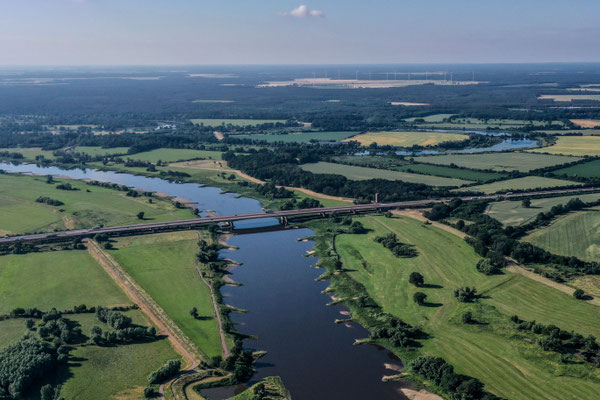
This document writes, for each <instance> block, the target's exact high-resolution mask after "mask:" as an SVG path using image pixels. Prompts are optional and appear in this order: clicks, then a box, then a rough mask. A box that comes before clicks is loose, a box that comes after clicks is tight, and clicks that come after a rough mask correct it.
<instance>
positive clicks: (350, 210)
mask: <svg viewBox="0 0 600 400" xmlns="http://www.w3.org/2000/svg"><path fill="white" fill-rule="evenodd" d="M597 191H600V188H578V189H561V190H545V191H534V192H524V193H515V194H513V193H507V194H494V195H486V196H466V197H459V198H460V199H461V200H463V201H474V200H501V199H514V198H523V197H531V196H553V195H566V194H579V193H589V192H597ZM452 199H454V198H442V199H426V200H413V201H400V202H395V203H371V204H355V205H348V206H337V207H321V208H308V209H300V210H283V211H274V212H260V213H251V214H240V215H237V214H236V215H227V216H214V217H204V218H193V219H184V220H177V221H167V222H151V223H144V224H135V225H123V226H111V227H102V228H91V229H76V230H67V231H58V232H49V233H37V234H32V235H21V236H10V237H4V238H0V244H10V243H16V242H23V243H25V242H44V241H58V240H69V239H76V238H86V237H92V236H94V235H97V234H107V235H109V236H118V235H132V234H148V233H155V232H160V231H173V230H184V229H193V228H197V227H201V226H205V225H210V224H215V223H234V222H236V221H245V220H253V219H263V218H279V219H280V220H283V221H286V220H287V218H289V217H302V216H307V217H310V216H322V217H326V216H329V215H332V214H356V213H368V212H376V211H383V210H390V209H394V208H422V207H427V206H430V205H434V204H437V203H445V202H449V201H451V200H452Z"/></svg>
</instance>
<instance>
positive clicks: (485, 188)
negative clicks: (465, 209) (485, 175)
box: [468, 176, 582, 194]
mask: <svg viewBox="0 0 600 400" xmlns="http://www.w3.org/2000/svg"><path fill="white" fill-rule="evenodd" d="M578 185H582V184H581V183H579V182H573V181H565V180H562V179H553V178H544V177H541V176H526V177H524V178H516V179H508V180H506V181H498V182H493V183H486V184H483V185H477V186H470V187H469V188H468V190H472V191H475V192H483V193H485V194H490V193H496V192H499V191H506V190H527V189H546V188H553V187H561V186H578Z"/></svg>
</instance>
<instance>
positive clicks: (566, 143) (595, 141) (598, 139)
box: [530, 136, 600, 156]
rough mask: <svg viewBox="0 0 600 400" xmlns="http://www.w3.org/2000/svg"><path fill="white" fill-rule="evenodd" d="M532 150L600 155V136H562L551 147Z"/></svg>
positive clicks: (536, 151)
mask: <svg viewBox="0 0 600 400" xmlns="http://www.w3.org/2000/svg"><path fill="white" fill-rule="evenodd" d="M530 151H531V152H535V153H550V154H564V155H569V156H600V136H561V137H559V138H558V139H557V141H556V143H555V144H553V145H552V146H550V147H542V148H539V149H533V150H530Z"/></svg>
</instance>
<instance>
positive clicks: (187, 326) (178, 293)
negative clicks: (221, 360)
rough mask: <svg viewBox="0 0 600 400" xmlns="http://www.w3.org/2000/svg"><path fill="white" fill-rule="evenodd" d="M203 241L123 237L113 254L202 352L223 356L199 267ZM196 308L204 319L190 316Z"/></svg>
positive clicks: (192, 235) (190, 235)
mask: <svg viewBox="0 0 600 400" xmlns="http://www.w3.org/2000/svg"><path fill="white" fill-rule="evenodd" d="M201 235H205V233H201ZM200 238H201V236H200V234H199V233H198V232H196V231H187V232H177V233H166V234H155V235H146V236H137V237H128V238H121V239H118V240H117V242H116V243H115V247H116V248H117V249H118V250H114V251H110V254H111V255H112V256H113V257H114V258H115V259H116V260H117V261H118V262H119V264H121V266H122V267H123V268H124V269H125V270H126V271H127V272H129V274H131V276H132V277H133V278H134V279H135V280H136V281H137V282H138V283H139V284H140V285H141V286H142V287H143V288H144V290H146V291H147V292H148V293H149V294H150V296H152V298H153V299H154V300H155V301H156V302H157V303H158V304H159V305H160V306H161V307H162V308H163V309H164V310H165V312H166V313H167V314H168V315H169V316H170V317H171V318H172V319H173V321H175V323H176V324H177V325H178V326H179V327H180V328H181V330H182V331H183V332H184V333H185V334H186V335H187V336H188V337H189V338H190V339H191V340H192V341H193V342H194V343H196V345H197V346H198V348H199V349H200V350H201V351H202V352H204V353H205V354H206V355H207V356H208V357H213V356H221V355H222V350H221V341H220V336H219V329H218V324H217V321H216V318H215V313H214V309H213V305H212V300H211V297H210V291H209V289H208V287H207V286H206V285H205V284H204V283H203V282H202V280H201V278H200V275H199V273H198V271H197V270H196V265H195V261H196V254H197V252H198V245H197V243H198V240H200ZM202 238H205V239H206V237H205V236H202ZM192 307H196V308H197V309H198V314H199V315H200V319H194V318H193V317H192V316H191V315H190V310H191V309H192Z"/></svg>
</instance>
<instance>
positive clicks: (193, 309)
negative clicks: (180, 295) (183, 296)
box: [190, 307, 198, 319]
mask: <svg viewBox="0 0 600 400" xmlns="http://www.w3.org/2000/svg"><path fill="white" fill-rule="evenodd" d="M190 315H191V316H192V317H194V318H195V319H198V309H197V308H196V307H192V309H191V310H190Z"/></svg>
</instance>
